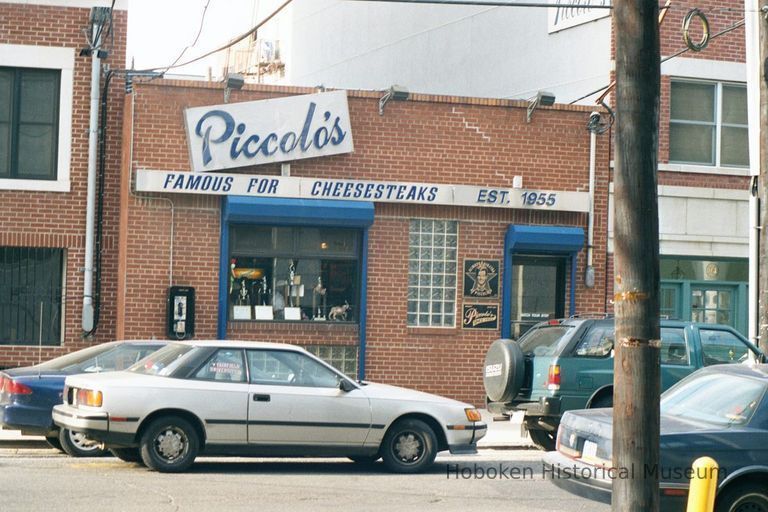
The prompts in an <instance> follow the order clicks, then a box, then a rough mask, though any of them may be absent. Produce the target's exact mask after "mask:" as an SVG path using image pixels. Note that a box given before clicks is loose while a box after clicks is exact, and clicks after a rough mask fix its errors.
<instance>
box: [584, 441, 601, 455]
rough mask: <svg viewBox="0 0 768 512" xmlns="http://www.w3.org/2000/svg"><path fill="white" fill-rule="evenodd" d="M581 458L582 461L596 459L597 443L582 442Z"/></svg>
mask: <svg viewBox="0 0 768 512" xmlns="http://www.w3.org/2000/svg"><path fill="white" fill-rule="evenodd" d="M581 456H582V458H584V459H587V458H590V457H597V443H594V442H592V441H584V448H582V450H581Z"/></svg>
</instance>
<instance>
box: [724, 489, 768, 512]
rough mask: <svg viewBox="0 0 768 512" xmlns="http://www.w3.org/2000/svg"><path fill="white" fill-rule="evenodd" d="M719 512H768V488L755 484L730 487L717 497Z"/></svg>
mask: <svg viewBox="0 0 768 512" xmlns="http://www.w3.org/2000/svg"><path fill="white" fill-rule="evenodd" d="M715 510H716V511H717V512H768V487H767V486H765V485H760V484H757V483H755V482H744V483H740V484H736V485H732V486H729V487H728V488H726V489H725V491H723V493H722V494H721V495H720V496H718V497H717V505H716V506H715Z"/></svg>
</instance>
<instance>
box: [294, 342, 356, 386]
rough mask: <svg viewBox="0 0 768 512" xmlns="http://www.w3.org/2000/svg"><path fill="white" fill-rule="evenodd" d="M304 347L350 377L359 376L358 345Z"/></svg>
mask: <svg viewBox="0 0 768 512" xmlns="http://www.w3.org/2000/svg"><path fill="white" fill-rule="evenodd" d="M304 348H305V349H307V350H308V351H309V352H311V353H312V354H314V355H316V356H317V357H319V358H320V359H322V360H323V361H325V362H326V363H328V364H330V365H331V366H333V367H334V368H336V369H337V370H340V371H341V372H342V373H344V374H345V375H347V376H348V377H350V378H352V379H356V378H357V345H309V346H305V347H304Z"/></svg>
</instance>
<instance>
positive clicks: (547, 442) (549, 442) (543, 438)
mask: <svg viewBox="0 0 768 512" xmlns="http://www.w3.org/2000/svg"><path fill="white" fill-rule="evenodd" d="M528 435H530V436H531V441H533V444H535V445H536V447H537V448H538V449H539V450H544V451H545V452H551V451H552V450H554V449H555V433H554V432H549V431H548V430H544V429H540V428H537V429H533V430H529V431H528Z"/></svg>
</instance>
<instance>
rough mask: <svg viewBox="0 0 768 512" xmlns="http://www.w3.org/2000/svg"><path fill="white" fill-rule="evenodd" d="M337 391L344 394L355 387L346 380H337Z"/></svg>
mask: <svg viewBox="0 0 768 512" xmlns="http://www.w3.org/2000/svg"><path fill="white" fill-rule="evenodd" d="M339 389H340V390H342V391H344V392H345V393H349V392H350V391H352V390H354V389H355V385H354V384H352V383H351V382H349V381H348V380H347V379H339Z"/></svg>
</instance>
